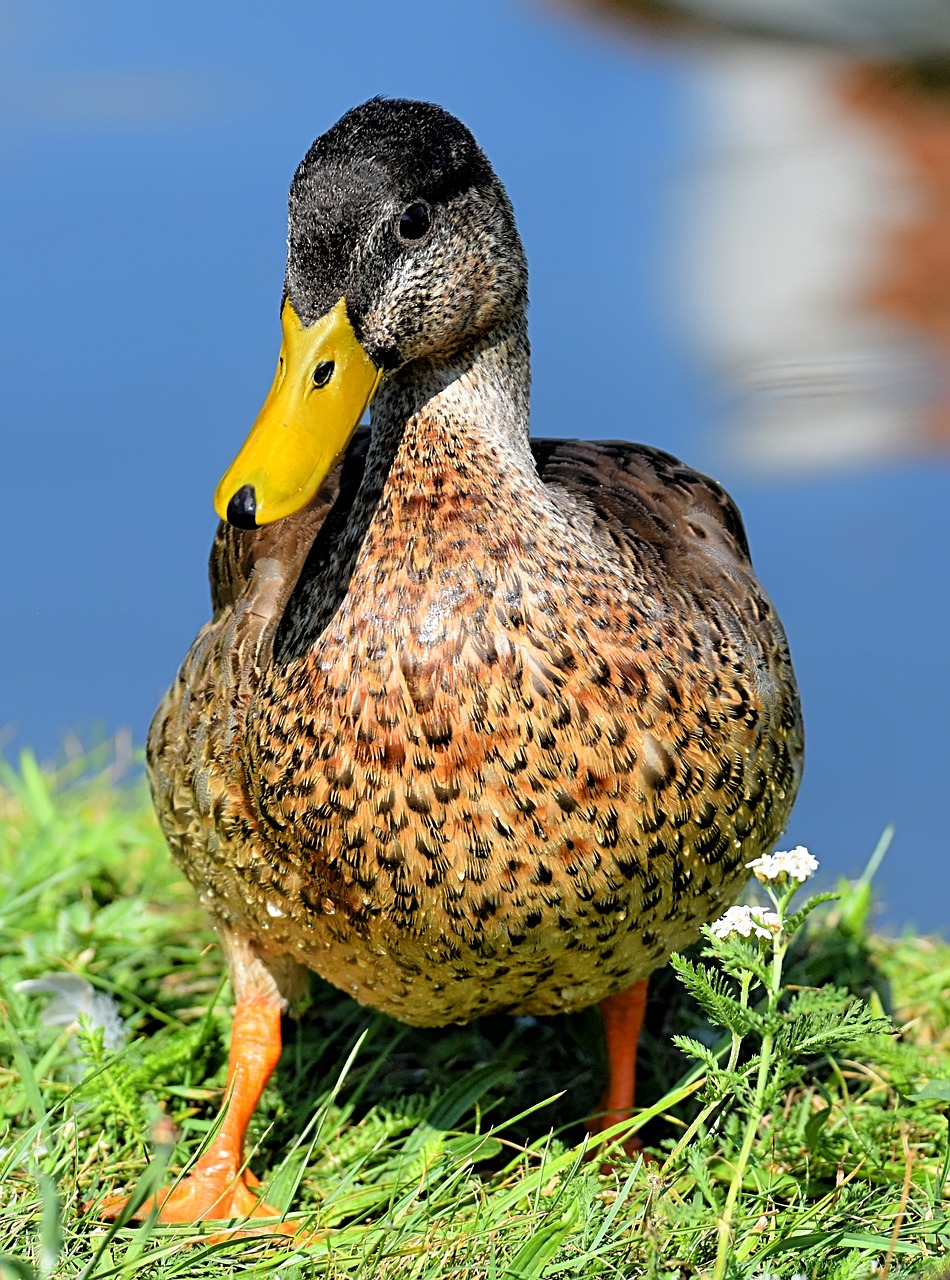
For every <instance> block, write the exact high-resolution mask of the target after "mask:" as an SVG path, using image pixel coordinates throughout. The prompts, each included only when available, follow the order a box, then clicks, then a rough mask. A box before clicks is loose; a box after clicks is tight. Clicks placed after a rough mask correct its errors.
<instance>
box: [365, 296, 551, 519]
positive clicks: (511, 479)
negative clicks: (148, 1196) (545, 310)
mask: <svg viewBox="0 0 950 1280" xmlns="http://www.w3.org/2000/svg"><path fill="white" fill-rule="evenodd" d="M530 379H531V374H530V364H529V348H528V337H527V327H526V323H525V317H524V314H523V313H521V314H519V315H518V316H517V317H516V318H515V319H514V320H513V321H512V322H511V323H510V324H509V325H508V326H506V327H505V328H503V329H496V330H494V331H492V332H491V333H490V334H487V335H485V337H484V338H482V339H481V340H480V341H479V342H478V343H477V344H475V345H473V346H472V347H469V348H467V349H466V350H465V351H464V352H460V353H458V354H457V355H456V356H455V357H453V358H452V359H451V360H448V361H446V362H444V363H439V364H436V363H434V362H431V361H426V362H422V361H417V362H415V363H413V364H412V365H408V366H406V367H405V368H404V369H401V370H399V371H397V372H396V373H395V374H392V375H390V376H389V377H388V378H386V379H385V380H384V382H383V385H382V386H381V387H380V390H379V393H378V395H377V397H376V400H375V401H374V404H373V415H372V443H371V445H370V449H369V454H368V457H367V463H366V476H367V480H369V481H370V484H371V485H372V487H376V485H379V486H380V488H381V489H382V491H383V493H384V495H385V496H386V497H388V499H389V501H390V502H392V501H395V500H397V499H402V500H407V499H408V500H409V501H412V500H414V499H415V500H417V499H418V497H419V496H420V494H421V493H422V492H426V493H428V494H429V495H430V496H431V495H434V494H435V493H439V494H441V495H444V496H449V495H450V494H451V493H452V491H453V490H455V491H464V493H465V494H466V495H473V494H474V493H475V492H477V491H478V490H479V489H480V488H483V487H484V488H485V489H486V491H489V492H490V493H491V494H493V495H495V496H496V498H497V497H498V496H499V495H500V494H501V493H503V492H504V491H505V490H507V489H509V487H510V486H511V485H515V486H520V485H523V484H526V483H527V484H530V483H532V481H533V483H534V484H537V483H538V478H537V470H536V468H535V464H534V460H533V458H532V455H531V449H530V445H529V443H528V430H529V425H528V396H529V388H530ZM374 482H375V483H374Z"/></svg>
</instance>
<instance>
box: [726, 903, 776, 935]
mask: <svg viewBox="0 0 950 1280" xmlns="http://www.w3.org/2000/svg"><path fill="white" fill-rule="evenodd" d="M781 927H782V922H781V921H780V920H779V918H778V916H777V915H776V914H775V912H774V911H766V910H765V908H764V907H730V908H729V910H728V911H727V912H726V914H725V915H724V916H721V917H720V918H719V919H718V920H717V921H716V922H715V924H711V925H710V926H709V932H710V933H711V934H712V935H713V937H715V938H730V937H732V935H733V934H739V935H741V936H742V937H743V938H752V937H755V938H770V937H771V936H772V934H773V933H777V932H778V931H779V929H780V928H781Z"/></svg>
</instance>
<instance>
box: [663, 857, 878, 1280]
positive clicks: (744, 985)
mask: <svg viewBox="0 0 950 1280" xmlns="http://www.w3.org/2000/svg"><path fill="white" fill-rule="evenodd" d="M747 866H748V868H749V870H750V871H752V872H753V874H754V875H755V877H756V879H757V880H758V881H759V883H760V884H761V885H763V887H764V889H765V893H766V895H767V896H768V898H769V900H770V903H771V906H770V907H761V906H738V907H730V908H729V910H728V911H726V912H725V914H724V915H723V916H721V917H720V919H718V920H716V921H715V922H714V923H713V924H711V925H709V926H708V927H706V928H705V929H704V930H703V933H704V936H705V938H706V940H707V944H708V945H707V947H706V948H705V950H704V951H703V955H704V957H706V958H707V959H710V960H714V961H715V962H716V965H717V967H716V968H713V967H712V966H710V965H707V964H695V963H693V962H692V961H690V960H687V959H685V958H684V957H682V956H673V958H672V963H673V965H674V967H675V968H676V970H677V972H678V973H679V975H680V978H681V979H682V981H683V983H684V984H685V985H686V987H687V988H688V990H689V991H690V993H691V994H692V995H693V996H694V997H695V999H696V1000H697V1001H698V1002H699V1004H700V1005H701V1007H702V1008H703V1010H704V1011H705V1012H706V1014H707V1015H708V1016H709V1017H710V1019H711V1020H712V1021H713V1022H714V1023H716V1024H718V1025H719V1026H722V1027H725V1028H726V1029H727V1031H728V1032H729V1036H730V1039H729V1042H728V1044H727V1045H725V1046H723V1048H722V1051H721V1052H716V1051H714V1050H711V1049H710V1048H708V1047H707V1046H706V1045H704V1044H701V1043H700V1042H699V1041H697V1040H693V1039H691V1038H689V1037H687V1036H676V1037H674V1039H675V1040H676V1043H677V1044H678V1046H679V1047H680V1048H681V1049H682V1050H683V1051H684V1052H686V1053H687V1054H689V1055H690V1056H692V1057H694V1058H696V1059H698V1060H699V1062H700V1063H701V1064H702V1066H703V1067H704V1068H705V1071H706V1076H705V1082H704V1085H703V1090H702V1093H701V1095H700V1096H701V1098H702V1100H703V1103H704V1105H703V1107H702V1109H701V1110H700V1113H699V1115H698V1116H697V1117H696V1118H695V1120H694V1121H693V1122H692V1124H690V1125H689V1127H688V1128H687V1129H686V1131H685V1133H684V1134H683V1135H682V1137H681V1138H680V1139H679V1141H678V1142H677V1143H676V1145H675V1147H674V1148H673V1150H672V1152H671V1154H670V1156H669V1157H668V1158H667V1160H666V1162H665V1164H664V1166H663V1171H664V1173H667V1172H670V1173H672V1172H674V1171H675V1170H677V1169H678V1168H679V1167H681V1165H682V1164H683V1162H684V1161H685V1162H687V1163H690V1164H691V1166H695V1165H696V1162H697V1159H698V1158H700V1156H701V1155H702V1154H704V1153H708V1154H710V1155H711V1153H712V1151H713V1149H714V1146H713V1138H714V1135H715V1134H716V1133H717V1131H718V1132H721V1131H722V1130H723V1128H724V1127H728V1126H729V1125H730V1124H732V1125H733V1126H734V1125H735V1124H736V1123H738V1124H739V1125H740V1126H741V1125H744V1126H745V1127H744V1131H741V1129H740V1132H739V1133H737V1134H736V1137H737V1140H738V1148H739V1149H738V1154H737V1155H736V1157H735V1159H734V1161H733V1162H732V1172H731V1176H730V1179H729V1185H728V1190H727V1191H726V1195H725V1200H724V1201H723V1203H722V1204H721V1207H720V1210H719V1212H718V1214H717V1238H716V1261H715V1267H714V1269H713V1272H712V1278H713V1280H723V1278H724V1277H725V1276H726V1275H727V1272H728V1270H729V1268H730V1266H731V1264H732V1263H733V1262H734V1261H735V1259H736V1257H737V1256H738V1255H737V1248H738V1246H737V1242H736V1217H737V1214H736V1209H737V1203H738V1201H739V1196H740V1193H741V1191H742V1190H743V1183H744V1179H746V1177H747V1175H748V1174H752V1175H753V1176H754V1178H755V1181H756V1184H757V1185H765V1186H767V1185H768V1184H769V1181H770V1176H771V1169H770V1165H769V1152H768V1149H767V1146H766V1148H765V1149H764V1150H761V1151H760V1150H757V1142H756V1140H757V1138H758V1136H759V1131H760V1126H761V1125H762V1124H763V1118H764V1117H765V1116H766V1114H767V1113H768V1112H769V1109H770V1108H772V1107H774V1106H775V1105H776V1104H777V1102H778V1101H779V1099H780V1095H782V1093H783V1091H785V1090H786V1089H787V1088H788V1086H789V1084H790V1083H792V1082H793V1081H794V1080H795V1079H796V1077H798V1076H800V1074H801V1072H802V1069H803V1065H804V1062H805V1061H807V1060H808V1059H813V1058H815V1057H816V1056H817V1055H820V1054H833V1053H835V1052H841V1051H844V1050H848V1049H850V1048H852V1047H853V1046H854V1045H855V1044H856V1043H858V1042H860V1041H861V1040H863V1039H865V1038H866V1037H867V1036H869V1035H873V1034H881V1033H886V1032H889V1031H891V1029H892V1028H891V1026H890V1024H889V1023H888V1022H887V1021H886V1020H884V1019H879V1018H874V1017H873V1016H872V1014H871V1012H870V1010H869V1009H868V1007H867V1006H866V1004H865V1003H864V1002H863V1001H861V1000H858V999H853V998H851V997H849V996H848V995H847V993H844V992H840V991H838V990H837V989H835V988H832V987H823V988H818V989H796V990H794V991H790V990H788V989H787V988H786V987H785V985H784V983H783V967H784V963H785V958H786V955H787V953H788V948H789V945H790V943H791V941H792V937H793V935H794V934H795V933H796V931H797V930H798V929H799V928H800V927H801V926H802V924H803V923H804V921H805V920H806V919H807V917H808V916H809V915H810V914H811V912H812V911H813V910H814V909H815V907H817V906H819V905H820V904H821V903H823V902H826V901H828V900H829V899H831V898H834V897H835V896H836V895H834V894H820V895H817V896H815V897H813V898H811V899H810V900H809V901H808V902H807V903H806V904H805V905H804V907H802V908H800V909H799V910H798V911H796V912H792V910H791V904H792V899H793V898H794V897H795V894H796V893H797V892H798V891H799V889H800V888H801V886H802V885H803V884H804V883H805V882H806V881H807V880H809V879H810V878H811V877H812V876H813V875H814V873H815V871H816V870H817V869H818V861H817V859H816V858H815V857H814V856H813V855H812V854H811V853H809V851H808V850H807V849H805V848H802V847H801V846H799V847H797V848H795V849H790V850H788V851H785V852H777V853H771V854H764V855H763V856H762V857H759V858H756V859H755V860H754V861H753V862H751V863H748V864H747ZM753 997H757V998H756V999H755V1000H754V999H753ZM723 1058H725V1062H723ZM740 1134H741V1136H740ZM755 1239H756V1237H755V1236H754V1235H753V1236H751V1238H750V1237H747V1239H746V1240H745V1241H744V1242H743V1246H742V1252H743V1253H744V1254H748V1253H749V1252H750V1251H751V1252H753V1253H754V1248H755Z"/></svg>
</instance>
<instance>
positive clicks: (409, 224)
mask: <svg viewBox="0 0 950 1280" xmlns="http://www.w3.org/2000/svg"><path fill="white" fill-rule="evenodd" d="M431 226H432V214H431V213H430V212H429V206H428V205H427V204H423V203H422V201H421V200H417V201H416V202H415V203H414V204H411V205H409V207H408V208H407V209H403V211H402V215H401V216H400V219H399V238H400V240H421V239H422V237H423V236H424V235H425V233H426V232H427V231H428V230H429V228H430V227H431Z"/></svg>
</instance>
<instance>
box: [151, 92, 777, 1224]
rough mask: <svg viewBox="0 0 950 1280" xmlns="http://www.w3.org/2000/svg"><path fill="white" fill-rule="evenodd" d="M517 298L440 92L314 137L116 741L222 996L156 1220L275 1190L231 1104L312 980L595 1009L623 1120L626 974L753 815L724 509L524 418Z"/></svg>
mask: <svg viewBox="0 0 950 1280" xmlns="http://www.w3.org/2000/svg"><path fill="white" fill-rule="evenodd" d="M570 249H571V251H572V252H582V251H583V245H582V242H578V241H575V242H574V243H573V244H572V245H571V246H570ZM526 302H527V275H526V267H525V258H524V253H523V250H522V246H521V242H520V240H519V237H518V232H517V230H516V227H515V221H514V217H513V214H512V209H511V205H510V203H509V201H508V198H507V196H506V194H505V191H504V189H503V187H502V185H501V183H500V182H499V180H498V179H497V177H496V176H495V174H494V172H493V171H492V169H491V167H490V165H489V162H488V160H487V159H486V157H485V155H484V154H483V153H482V151H481V150H480V149H479V147H478V146H477V144H476V142H475V141H474V139H473V137H472V135H471V134H470V133H469V131H468V130H467V129H466V128H465V127H464V126H463V125H462V124H461V123H459V121H458V120H456V119H455V118H454V117H453V116H451V115H449V114H448V113H447V112H446V111H444V110H442V109H441V108H439V107H437V106H434V105H431V104H427V103H421V102H411V101H393V100H388V101H387V100H381V99H373V100H372V101H370V102H367V103H364V104H363V105H362V106H359V107H356V108H354V109H353V110H352V111H349V112H348V113H347V114H346V115H345V116H344V117H343V118H342V119H341V120H340V121H339V122H338V123H337V124H335V125H334V126H333V128H331V129H330V130H329V131H328V132H327V133H325V134H323V135H322V137H320V138H318V139H317V141H316V142H314V144H313V146H312V147H311V148H310V150H309V151H308V152H307V154H306V156H305V157H304V159H303V162H302V163H301V165H300V167H299V168H298V170H297V172H296V175H295V176H294V179H293V183H292V186H291V189H290V213H289V238H288V256H287V269H286V276H285V281H284V289H283V299H282V306H281V323H282V328H283V345H282V347H281V353H280V358H279V362H278V368H277V374H276V377H275V380H274V383H273V386H272V387H271V390H270V393H269V395H268V397H267V400H266V402H265V404H264V407H263V409H262V411H261V413H260V415H259V417H258V419H257V421H256V423H255V424H254V426H253V428H252V430H251V433H250V435H249V436H248V439H247V441H246V443H245V444H244V446H243V448H242V449H241V450H240V452H239V453H238V455H237V458H236V460H235V461H234V462H233V464H232V465H231V467H230V468H229V469H228V471H227V472H226V474H225V476H224V478H223V479H222V481H221V483H220V485H219V486H218V489H217V492H216V495H215V507H216V509H217V511H218V514H219V515H220V517H221V520H222V523H221V525H220V527H219V528H218V531H217V535H216V537H215V541H214V546H213V548H212V552H211V567H210V574H211V595H212V601H213V611H214V616H213V618H212V620H211V621H210V622H209V623H207V625H206V626H205V627H204V628H203V629H202V630H201V632H200V633H199V635H198V637H197V639H196V640H195V642H194V644H193V645H192V647H191V649H190V650H189V652H188V654H187V656H186V658H185V660H184V664H183V666H182V668H181V671H180V672H179V674H178V677H177V679H176V681H175V683H174V685H173V686H172V688H171V689H170V691H169V692H168V694H167V695H166V697H165V699H164V701H163V702H162V704H161V706H160V708H159V710H158V712H157V713H156V716H155V719H154V722H153V724H152V728H151V732H150V735H149V741H148V764H149V771H150V777H151V784H152V789H153V794H154V799H155V805H156V809H157V811H158V815H159V818H160V820H161V824H162V827H163V828H164V831H165V834H166V836H167V839H168V842H169V845H170V846H171V850H172V853H173V854H174V856H175V858H176V859H177V861H178V862H179V864H180V865H181V867H182V868H183V869H184V871H185V874H186V875H187V876H188V878H189V879H190V881H191V882H192V884H193V885H194V886H195V888H196V890H197V892H198V894H199V897H200V899H201V902H202V904H203V905H204V907H205V909H206V910H207V912H208V914H209V916H210V917H211V920H212V922H213V924H214V926H215V929H216V930H217V933H218V935H219V937H220V939H221V944H222V947H223V949H224V953H225V956H226V959H227V963H228V966H229V969H230V974H231V981H232V985H233V989H234V993H235V997H236V1001H237V1006H236V1013H235V1020H234V1028H233V1032H232V1040H231V1054H230V1073H229V1093H228V1101H227V1110H226V1116H225V1118H224V1121H223V1123H222V1126H221V1128H220V1131H219V1133H218V1135H217V1137H216V1138H215V1140H214V1142H213V1143H212V1145H211V1147H210V1149H209V1151H208V1153H207V1154H206V1155H205V1156H204V1157H203V1158H202V1159H201V1160H200V1161H199V1163H198V1165H197V1166H196V1168H195V1169H194V1171H193V1172H192V1173H191V1175H190V1177H188V1178H187V1179H185V1180H184V1182H183V1183H182V1184H180V1185H179V1187H178V1188H177V1189H176V1190H175V1191H174V1193H172V1194H165V1195H164V1196H163V1197H161V1200H162V1217H163V1218H165V1219H167V1220H182V1219H187V1220H194V1219H198V1218H202V1217H214V1218H231V1217H234V1216H245V1215H251V1216H262V1215H268V1214H272V1213H273V1212H274V1211H273V1210H272V1209H271V1208H270V1207H269V1206H268V1205H267V1204H266V1203H265V1202H263V1201H261V1200H258V1198H257V1196H256V1195H255V1193H254V1192H253V1191H252V1190H251V1188H250V1185H249V1184H248V1181H247V1177H246V1175H245V1174H244V1173H243V1172H242V1169H243V1141H244V1131H245V1128H246V1126H247V1123H248V1120H249V1117H250V1115H251V1113H252V1112H253V1109H254V1107H255V1106H256V1104H257V1101H258V1099H259V1097H260V1094H261V1090H262V1089H263V1087H264V1084H265V1082H266V1080H267V1078H268V1076H269V1074H270V1072H271V1071H272V1070H273V1068H274V1066H275V1064H276V1062H277V1059H278V1057H279V1054H280V1047H281V1042H280V1017H281V1014H282V1012H284V1011H285V1010H286V1009H287V1008H288V1007H290V1006H293V1005H294V1003H295V1002H296V1001H297V1000H298V998H299V997H300V996H301V994H302V992H303V989H304V987H305V984H306V979H307V973H308V971H309V970H315V971H316V972H317V973H319V974H321V975H322V976H323V977H324V978H325V979H328V980H329V981H330V982H331V983H334V984H336V985H337V986H338V987H340V988H341V989H342V990H343V991H346V992H349V993H350V994H351V995H352V996H353V997H354V998H355V999H356V1000H358V1001H361V1002H363V1003H364V1004H367V1005H371V1006H373V1007H374V1008H376V1009H381V1010H383V1011H385V1012H386V1013H388V1014H391V1015H392V1016H393V1017H395V1018H398V1019H401V1020H402V1021H404V1022H407V1023H414V1024H418V1025H424V1026H438V1025H443V1024H447V1023H452V1022H465V1021H467V1020H469V1019H472V1018H476V1017H479V1016H480V1015H482V1014H488V1013H492V1012H496V1011H509V1012H512V1013H519V1014H535V1015H544V1014H556V1013H561V1012H564V1011H568V1010H576V1009H582V1008H584V1007H585V1006H588V1005H592V1004H595V1003H599V1004H600V1005H601V1007H602V1008H603V1010H604V1014H605V1024H606V1032H607V1044H608V1054H609V1061H610V1081H609V1085H608V1088H607V1093H606V1095H605V1098H604V1101H603V1106H602V1110H603V1112H604V1113H605V1114H606V1116H607V1117H608V1118H609V1119H613V1118H616V1116H617V1115H620V1114H622V1113H624V1112H627V1111H628V1110H629V1108H630V1107H631V1105H632V1101H633V1071H634V1063H635V1050H636V1040H637V1033H638V1030H639V1019H640V1017H641V1016H642V1007H643V999H644V992H645V987H646V979H647V978H648V976H649V974H650V973H651V972H652V971H653V970H655V969H656V968H657V967H658V966H661V965H663V964H664V962H665V961H666V959H667V957H668V955H669V954H670V952H671V951H672V950H674V949H677V948H681V947H684V946H686V945H687V944H688V943H690V942H691V941H693V940H694V939H695V938H696V936H697V934H698V931H699V929H700V927H701V926H702V925H703V923H705V922H707V921H709V920H711V919H712V918H714V917H716V916H718V915H719V914H721V913H722V911H723V910H724V909H725V908H726V907H727V906H728V905H729V904H730V903H731V902H732V901H733V900H734V898H735V897H736V895H737V894H738V892H739V890H740V888H741V886H742V884H743V882H744V881H745V880H746V878H747V874H748V873H747V871H746V864H747V863H748V862H749V861H751V860H752V859H753V858H754V857H756V856H757V855H758V854H760V853H762V852H763V850H765V849H767V848H769V847H770V846H771V845H772V844H773V842H774V841H775V839H776V838H777V836H778V834H779V833H780V832H781V830H782V828H783V826H784V824H785V821H786V818H787V816H788V812H789V809H790V807H791V804H792V801H793V799H794V796H795V792H796V789H797V786H798V781H799V776H800V770H801V761H802V728H801V718H800V712H799V702H798V695H797V691H796V687H795V680H794V677H793V674H792V668H791V664H790V660H789V653H788V647H787V643H786V639H785V635H784V633H783V630H782V627H781V624H780V622H779V620H778V618H777V617H776V614H775V612H774V610H773V608H772V606H771V604H770V603H769V600H768V598H767V597H766V595H765V593H764V592H763V590H762V588H761V587H760V585H759V583H758V581H757V580H756V577H755V575H754V573H753V571H752V567H751V564H750V560H749V550H748V545H747V542H746V538H745V534H744V532H743V526H742V522H741V519H740V517H739V514H738V512H737V510H736V507H735V506H734V505H733V503H732V501H731V500H730V498H729V497H728V496H727V494H726V493H725V492H724V491H723V489H722V488H720V486H719V485H718V484H716V483H715V482H714V481H712V480H710V479H708V478H707V477H705V476H703V475H700V474H698V473H697V472H695V471H692V470H690V468H689V467H687V466H685V465H684V464H683V463H681V462H679V461H678V460H677V459H676V458H673V457H671V456H670V455H669V454H667V453H663V452H661V451H660V450H658V449H654V448H650V447H647V446H645V445H638V444H629V443H625V442H610V443H591V442H589V441H586V440H554V439H534V440H532V439H530V438H529V434H528V386H529V353H528V339H527V333H526V317H525V312H526ZM571 372H572V373H573V374H576V373H578V372H579V371H578V370H576V369H572V370H571ZM584 376H592V375H590V374H589V373H587V374H584ZM367 406H371V424H370V426H369V428H368V429H366V428H361V427H360V425H359V424H360V421H361V419H362V417H363V414H364V411H365V410H366V408H367ZM587 426H588V424H587V423H579V424H578V427H579V428H581V429H586V428H587ZM252 1182H253V1180H252Z"/></svg>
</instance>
